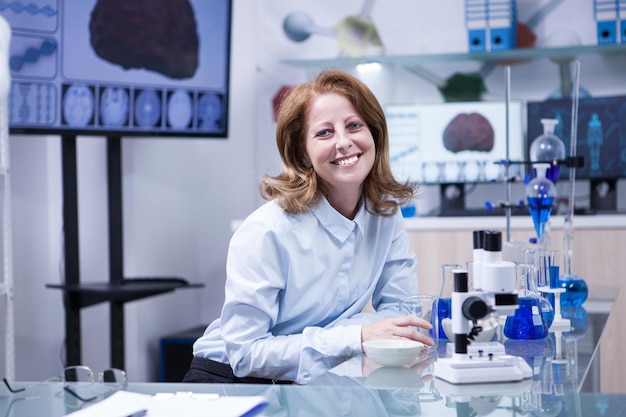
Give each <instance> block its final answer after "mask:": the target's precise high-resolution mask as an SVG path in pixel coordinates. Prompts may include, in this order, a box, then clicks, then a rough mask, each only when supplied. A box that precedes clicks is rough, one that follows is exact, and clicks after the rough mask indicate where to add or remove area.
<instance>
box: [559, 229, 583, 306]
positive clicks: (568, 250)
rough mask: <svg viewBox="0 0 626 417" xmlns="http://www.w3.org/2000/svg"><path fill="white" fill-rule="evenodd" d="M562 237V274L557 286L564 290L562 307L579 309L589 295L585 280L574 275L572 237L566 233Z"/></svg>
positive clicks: (570, 233) (571, 234) (569, 233)
mask: <svg viewBox="0 0 626 417" xmlns="http://www.w3.org/2000/svg"><path fill="white" fill-rule="evenodd" d="M568 224H571V223H568V222H566V223H565V226H566V233H565V235H564V236H563V265H564V273H563V275H561V276H560V277H559V281H558V286H559V287H561V288H564V289H565V292H564V293H562V294H561V305H562V306H564V307H565V306H573V307H579V306H581V305H583V303H584V302H585V300H586V299H587V295H588V294H589V287H588V286H587V283H586V282H585V280H584V279H583V278H582V277H581V276H580V275H578V274H576V273H574V235H573V233H572V232H568V231H567V226H568Z"/></svg>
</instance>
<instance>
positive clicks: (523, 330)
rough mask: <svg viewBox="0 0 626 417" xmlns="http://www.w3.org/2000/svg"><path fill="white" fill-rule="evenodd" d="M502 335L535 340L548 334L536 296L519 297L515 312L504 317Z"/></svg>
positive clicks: (510, 337)
mask: <svg viewBox="0 0 626 417" xmlns="http://www.w3.org/2000/svg"><path fill="white" fill-rule="evenodd" d="M504 335H505V336H506V337H508V338H509V339H517V340H528V339H533V340H537V339H543V338H545V337H546V336H548V326H547V325H546V322H545V319H544V317H543V314H542V313H541V307H540V306H539V300H538V299H537V297H527V296H524V297H520V298H519V307H518V308H517V310H515V314H514V315H513V316H509V317H507V318H506V323H505V324H504Z"/></svg>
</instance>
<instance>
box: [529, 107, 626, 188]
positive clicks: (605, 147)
mask: <svg viewBox="0 0 626 417" xmlns="http://www.w3.org/2000/svg"><path fill="white" fill-rule="evenodd" d="M527 114H528V116H527V123H528V147H530V145H531V144H532V142H533V140H534V139H535V138H537V137H538V136H540V135H541V134H542V133H543V126H542V124H541V119H557V120H558V123H557V125H556V126H555V129H554V133H555V135H556V136H558V137H559V138H561V139H562V140H563V143H564V144H565V150H566V156H568V157H569V156H572V155H571V152H570V148H571V136H572V134H571V132H572V100H571V99H555V100H546V101H540V102H528V103H527ZM576 131H577V134H576V137H577V139H576V155H577V156H582V157H583V159H584V166H583V167H580V168H576V178H577V179H616V178H626V96H610V97H584V98H580V99H579V101H578V122H577V124H576ZM568 176H569V169H568V168H567V167H562V168H561V170H560V178H561V179H567V178H568Z"/></svg>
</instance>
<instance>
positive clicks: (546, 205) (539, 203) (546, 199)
mask: <svg viewBox="0 0 626 417" xmlns="http://www.w3.org/2000/svg"><path fill="white" fill-rule="evenodd" d="M533 167H534V168H535V172H536V177H535V178H533V179H532V180H531V181H530V182H529V183H528V184H527V185H526V200H527V202H528V211H529V212H530V215H531V217H532V219H533V224H534V226H535V232H536V233H537V238H538V239H539V241H541V240H542V238H543V236H544V232H545V231H546V224H547V223H548V220H549V219H550V214H551V213H552V203H553V202H554V198H555V197H556V185H554V183H553V182H552V181H550V180H549V179H548V178H546V172H547V170H548V169H549V167H550V164H543V163H541V164H533Z"/></svg>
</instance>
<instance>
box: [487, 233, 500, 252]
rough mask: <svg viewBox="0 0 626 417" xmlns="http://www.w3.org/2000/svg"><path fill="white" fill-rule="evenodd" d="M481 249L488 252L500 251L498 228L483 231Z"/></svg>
mask: <svg viewBox="0 0 626 417" xmlns="http://www.w3.org/2000/svg"><path fill="white" fill-rule="evenodd" d="M483 249H485V250H486V251H488V252H500V251H501V250H502V232H500V231H498V230H487V231H485V235H484V240H483Z"/></svg>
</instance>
